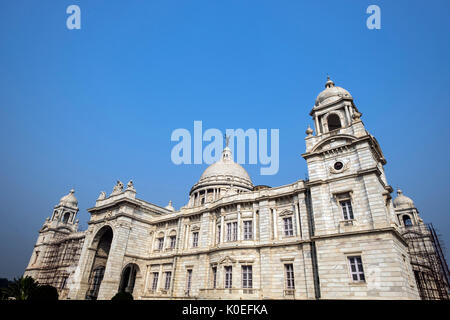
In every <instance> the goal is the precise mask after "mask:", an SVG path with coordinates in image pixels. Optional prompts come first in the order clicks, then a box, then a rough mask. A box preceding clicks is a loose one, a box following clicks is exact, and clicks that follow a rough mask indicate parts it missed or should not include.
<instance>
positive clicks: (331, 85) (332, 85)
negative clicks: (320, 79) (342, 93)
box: [325, 74, 334, 88]
mask: <svg viewBox="0 0 450 320" xmlns="http://www.w3.org/2000/svg"><path fill="white" fill-rule="evenodd" d="M331 87H334V82H333V80H331V79H330V75H329V74H327V82H326V83H325V88H331Z"/></svg>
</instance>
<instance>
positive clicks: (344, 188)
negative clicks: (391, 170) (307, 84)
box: [302, 78, 397, 233]
mask: <svg viewBox="0 0 450 320" xmlns="http://www.w3.org/2000/svg"><path fill="white" fill-rule="evenodd" d="M310 115H311V116H312V118H313V120H314V124H315V130H314V131H313V130H312V129H311V128H308V130H307V131H306V133H307V137H306V138H305V141H306V152H305V153H304V154H303V155H302V156H303V158H305V160H306V162H307V165H308V175H309V183H310V185H311V186H312V193H315V192H316V191H319V193H320V194H323V192H328V193H330V196H331V198H330V201H331V203H327V204H325V203H323V205H324V206H325V207H328V209H330V210H334V211H335V212H334V214H333V219H330V217H328V219H324V220H322V219H321V218H320V217H317V219H318V220H317V221H316V222H317V223H320V222H321V223H323V224H324V225H323V227H324V228H323V230H321V229H320V228H318V229H317V232H319V233H320V232H325V230H331V229H333V228H336V227H337V228H338V229H342V228H345V226H348V225H352V229H355V228H356V229H361V228H362V229H367V228H368V229H374V228H380V227H389V226H392V225H396V224H397V223H396V221H397V220H396V219H395V216H394V211H393V207H392V204H391V196H390V193H391V192H392V191H393V189H392V187H391V186H389V184H388V182H387V180H386V176H385V173H384V168H383V166H384V165H385V164H386V159H385V158H384V155H383V152H382V151H381V148H380V146H379V144H378V142H377V140H376V139H375V137H373V136H372V135H371V134H370V133H369V132H368V131H367V130H366V128H365V127H364V123H363V122H362V120H361V116H362V114H361V113H360V112H359V110H358V108H357V107H356V105H355V103H354V101H353V97H352V95H351V94H350V93H349V92H348V91H347V90H345V89H343V88H341V87H337V86H335V84H334V82H333V81H332V80H331V79H330V78H328V80H327V82H326V84H325V90H323V91H322V92H321V93H320V94H319V95H318V96H317V99H316V102H315V105H314V107H313V108H312V110H311V112H310ZM330 205H331V207H329V206H330ZM355 209H356V210H355ZM343 210H345V211H346V213H345V214H344V212H341V211H343ZM321 220H322V221H321ZM317 227H320V225H318V226H317ZM330 228H331V229H330Z"/></svg>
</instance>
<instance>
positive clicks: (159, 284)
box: [156, 264, 164, 292]
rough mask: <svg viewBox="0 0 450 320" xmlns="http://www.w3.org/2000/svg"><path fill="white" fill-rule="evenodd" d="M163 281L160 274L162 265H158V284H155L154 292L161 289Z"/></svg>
mask: <svg viewBox="0 0 450 320" xmlns="http://www.w3.org/2000/svg"><path fill="white" fill-rule="evenodd" d="M163 281H164V279H163V273H162V264H160V265H159V274H158V283H157V284H156V292H159V289H160V288H161V283H162V282H163Z"/></svg>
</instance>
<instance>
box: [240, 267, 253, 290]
mask: <svg viewBox="0 0 450 320" xmlns="http://www.w3.org/2000/svg"><path fill="white" fill-rule="evenodd" d="M242 288H244V289H251V288H253V273H252V266H242Z"/></svg>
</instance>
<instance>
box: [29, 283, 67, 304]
mask: <svg viewBox="0 0 450 320" xmlns="http://www.w3.org/2000/svg"><path fill="white" fill-rule="evenodd" d="M58 298H59V295H58V290H56V288H55V287H53V286H51V285H48V284H46V285H39V286H38V287H37V288H36V289H35V290H33V292H32V293H31V294H30V296H29V297H28V300H40V301H54V300H58Z"/></svg>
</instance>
